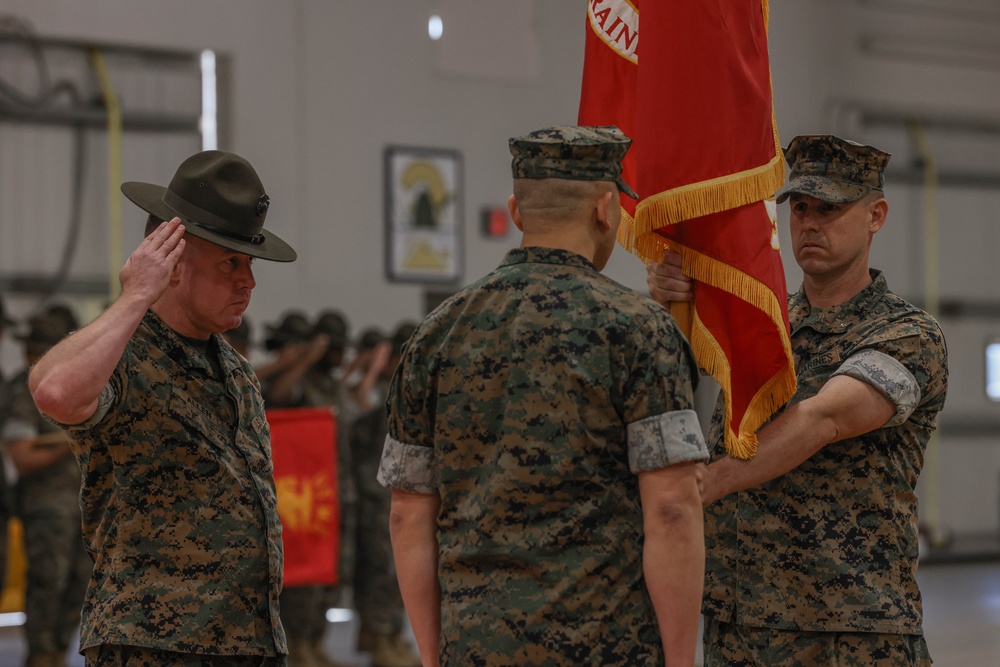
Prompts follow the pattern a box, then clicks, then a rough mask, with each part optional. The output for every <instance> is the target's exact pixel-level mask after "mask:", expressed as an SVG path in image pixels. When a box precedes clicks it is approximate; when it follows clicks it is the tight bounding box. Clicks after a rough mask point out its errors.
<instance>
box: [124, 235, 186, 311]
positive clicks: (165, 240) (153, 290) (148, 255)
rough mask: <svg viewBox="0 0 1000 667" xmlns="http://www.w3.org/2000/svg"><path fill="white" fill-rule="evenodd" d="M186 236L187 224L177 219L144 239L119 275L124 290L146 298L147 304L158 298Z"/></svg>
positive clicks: (164, 287) (168, 280)
mask: <svg viewBox="0 0 1000 667" xmlns="http://www.w3.org/2000/svg"><path fill="white" fill-rule="evenodd" d="M183 237H184V225H182V224H181V220H180V218H174V219H172V220H170V221H169V222H163V223H161V224H160V226H159V227H157V228H156V231H154V232H153V233H152V234H150V235H149V236H147V237H146V238H145V239H143V241H142V243H140V244H139V247H138V248H136V249H135V251H134V252H133V253H132V254H131V255H130V256H129V258H128V260H127V261H126V262H125V266H123V267H122V270H121V272H119V274H118V279H119V281H121V285H122V293H128V294H130V295H135V296H138V297H143V301H145V303H147V304H152V303H154V302H155V301H156V300H157V299H159V298H160V295H161V294H163V292H164V290H166V289H167V285H169V284H170V276H171V275H172V274H173V270H174V267H175V266H177V262H178V261H180V258H181V255H182V254H183V253H184V238H183Z"/></svg>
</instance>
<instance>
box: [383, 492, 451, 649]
mask: <svg viewBox="0 0 1000 667" xmlns="http://www.w3.org/2000/svg"><path fill="white" fill-rule="evenodd" d="M438 502H439V501H438V498H437V497H436V496H422V495H418V494H409V493H405V492H399V491H393V498H392V514H391V516H390V521H389V528H390V533H391V536H392V553H393V559H394V560H395V563H396V577H397V579H398V582H399V591H400V593H401V594H402V597H403V605H404V606H405V607H406V615H407V617H408V618H409V619H410V625H411V627H412V628H413V636H414V637H415V638H416V640H417V646H418V647H419V649H420V659H421V660H422V662H423V665H424V667H436V665H437V664H438V641H439V637H440V634H441V587H440V585H439V584H438V573H437V566H438V543H437V533H436V517H437V507H438Z"/></svg>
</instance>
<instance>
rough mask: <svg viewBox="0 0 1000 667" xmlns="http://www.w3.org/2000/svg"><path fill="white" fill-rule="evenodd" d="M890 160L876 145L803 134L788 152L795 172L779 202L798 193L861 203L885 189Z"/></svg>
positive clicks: (887, 154) (786, 153)
mask: <svg viewBox="0 0 1000 667" xmlns="http://www.w3.org/2000/svg"><path fill="white" fill-rule="evenodd" d="M889 157H890V155H889V153H886V152H885V151H881V150H879V149H877V148H875V147H874V146H867V145H865V144H859V143H856V142H854V141H850V140H848V139H841V138H840V137H835V136H833V135H832V134H817V135H800V136H798V137H795V138H794V139H792V141H791V143H789V144H788V148H786V149H785V160H786V161H787V162H788V166H789V168H790V169H791V172H790V173H789V175H788V182H787V183H785V185H784V186H782V187H781V188H780V189H779V190H778V192H777V193H775V199H776V200H777V202H778V203H779V204H780V203H782V202H784V201H785V200H786V199H788V197H789V195H791V194H792V193H793V192H796V193H799V194H803V195H809V196H811V197H816V198H817V199H822V200H823V201H826V202H831V203H836V204H846V203H847V202H852V201H857V200H858V199H861V198H862V197H864V196H865V195H866V194H868V193H869V192H871V191H872V190H882V189H883V188H884V186H885V179H884V177H883V173H884V172H885V166H886V165H887V164H888V163H889Z"/></svg>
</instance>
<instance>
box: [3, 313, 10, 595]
mask: <svg viewBox="0 0 1000 667" xmlns="http://www.w3.org/2000/svg"><path fill="white" fill-rule="evenodd" d="M2 315H3V313H2V311H0V317H2ZM2 326H3V323H2V322H0V327H2ZM9 410H10V381H9V380H7V379H5V378H4V376H3V373H2V372H0V428H3V425H4V421H6V419H7V413H8V411H9ZM6 467H7V462H6V461H4V459H3V458H0V572H2V573H3V574H4V575H6V573H7V524H8V522H9V521H10V518H11V516H12V514H13V513H12V512H11V502H12V500H11V497H10V488H9V486H8V485H7V474H6Z"/></svg>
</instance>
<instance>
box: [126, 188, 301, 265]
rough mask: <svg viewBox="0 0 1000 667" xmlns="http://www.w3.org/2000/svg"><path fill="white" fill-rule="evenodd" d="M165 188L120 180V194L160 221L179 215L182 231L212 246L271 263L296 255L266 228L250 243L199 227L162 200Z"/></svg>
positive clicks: (288, 259)
mask: <svg viewBox="0 0 1000 667" xmlns="http://www.w3.org/2000/svg"><path fill="white" fill-rule="evenodd" d="M166 191H167V189H166V188H165V187H163V186H162V185H154V184H152V183H140V182H138V181H127V182H125V183H122V194H124V195H125V196H126V197H128V199H129V201H131V202H132V203H133V204H135V205H136V206H138V207H139V208H141V209H142V210H144V211H146V212H147V213H151V214H153V215H155V216H156V217H157V218H160V219H161V220H171V219H173V218H180V219H181V222H183V223H184V231H185V232H186V233H188V234H190V235H191V236H197V237H198V238H200V239H204V240H206V241H209V242H210V243H214V244H215V245H218V246H222V247H223V248H228V249H230V250H235V251H236V252H241V253H243V254H244V255H249V256H250V257H258V258H260V259H266V260H270V261H272V262H294V261H295V259H296V258H297V257H298V255H297V253H296V252H295V250H294V249H293V248H292V247H291V246H290V245H288V244H287V243H285V242H284V241H283V240H281V238H280V237H279V236H278V235H277V234H275V233H274V232H269V231H267V230H266V229H262V230H261V235H262V236H263V237H264V241H263V242H262V243H251V242H249V241H242V240H240V239H236V238H232V237H230V236H224V235H222V234H217V233H215V232H212V231H209V230H207V229H205V228H204V227H200V226H199V224H198V223H199V221H198V220H194V219H191V218H189V217H186V216H185V215H184V214H182V213H179V212H178V211H175V210H174V209H172V208H170V207H169V206H167V205H166V204H165V203H163V194H164V193H165V192H166Z"/></svg>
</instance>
